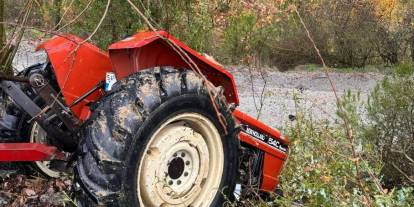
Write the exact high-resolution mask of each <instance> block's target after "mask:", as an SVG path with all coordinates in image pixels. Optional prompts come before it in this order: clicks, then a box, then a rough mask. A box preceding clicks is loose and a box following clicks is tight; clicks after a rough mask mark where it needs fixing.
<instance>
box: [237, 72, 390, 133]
mask: <svg viewBox="0 0 414 207" xmlns="http://www.w3.org/2000/svg"><path fill="white" fill-rule="evenodd" d="M229 70H231V72H232V74H233V75H234V77H235V79H236V84H237V88H238V91H239V98H240V107H239V109H240V110H241V111H244V112H246V113H248V114H250V115H252V116H254V117H257V114H258V110H257V108H260V97H261V96H260V94H261V93H262V90H263V86H264V85H265V84H264V83H265V81H264V80H266V87H265V89H264V93H263V94H264V95H263V97H264V99H263V100H264V101H263V103H264V104H263V108H262V111H261V115H260V117H259V118H260V120H261V121H263V122H264V123H266V124H268V125H270V126H272V127H275V128H283V126H285V125H286V124H287V123H288V122H289V118H288V117H289V115H294V114H296V112H295V111H296V107H295V101H294V96H296V97H298V98H300V103H299V106H300V108H302V109H304V110H305V111H307V112H309V113H310V114H311V115H312V117H313V118H314V119H315V120H322V119H323V120H325V119H327V120H329V121H331V122H334V121H335V120H336V119H337V117H336V115H335V114H336V99H335V95H334V93H333V91H332V88H331V85H330V83H329V80H328V78H327V77H326V75H325V73H324V72H306V71H291V72H276V70H275V69H264V70H263V71H264V72H263V73H262V74H265V75H264V79H263V78H261V75H260V73H258V72H256V73H255V72H253V73H250V72H249V70H248V69H247V68H245V67H240V66H238V67H229ZM251 74H252V75H251ZM252 77H253V78H252ZM330 77H331V79H332V81H333V84H334V85H335V87H336V90H337V92H338V96H342V95H343V94H344V93H345V92H346V91H348V90H351V91H352V92H355V93H357V92H360V94H361V100H362V101H365V100H366V99H367V96H368V94H369V93H370V91H371V90H372V89H373V88H374V87H375V85H376V84H377V83H378V81H380V80H382V79H383V78H384V75H382V74H379V73H337V72H334V73H330ZM252 82H253V84H252ZM255 102H256V105H255ZM256 106H257V107H256ZM362 113H363V112H362Z"/></svg>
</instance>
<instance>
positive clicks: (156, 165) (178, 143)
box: [138, 114, 224, 206]
mask: <svg viewBox="0 0 414 207" xmlns="http://www.w3.org/2000/svg"><path fill="white" fill-rule="evenodd" d="M187 116H189V117H191V119H190V118H188V119H184V120H174V119H173V120H172V121H171V122H170V123H168V122H167V123H168V124H165V125H164V126H162V127H160V129H159V130H158V132H157V133H155V135H154V136H153V138H151V141H150V143H149V144H148V146H147V150H146V153H145V156H144V157H143V158H142V161H141V165H140V170H139V179H138V186H139V192H138V194H139V195H138V196H139V197H140V199H141V203H142V204H143V205H144V206H182V205H183V204H185V205H186V206H188V205H191V206H205V205H206V203H209V202H211V200H212V199H213V198H214V195H215V194H216V192H217V190H218V186H219V185H220V180H221V173H222V170H223V169H222V167H223V166H222V165H223V159H224V158H223V157H224V155H223V148H222V145H221V140H220V135H219V134H218V132H217V129H216V128H215V126H214V125H213V124H212V123H211V122H209V121H208V120H207V119H205V118H203V119H202V118H200V117H199V116H195V117H193V116H194V115H193V114H187ZM199 119H201V120H200V122H201V123H200V122H197V121H198V120H199ZM216 161H218V162H216Z"/></svg>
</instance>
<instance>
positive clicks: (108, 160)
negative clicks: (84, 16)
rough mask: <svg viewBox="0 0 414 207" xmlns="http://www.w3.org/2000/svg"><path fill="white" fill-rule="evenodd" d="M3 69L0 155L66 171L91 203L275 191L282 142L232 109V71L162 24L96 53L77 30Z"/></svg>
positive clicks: (162, 202) (197, 201) (175, 202)
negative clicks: (39, 55)
mask: <svg viewBox="0 0 414 207" xmlns="http://www.w3.org/2000/svg"><path fill="white" fill-rule="evenodd" d="M37 49H38V50H44V51H45V52H46V53H47V55H48V62H46V63H44V64H37V65H34V66H31V67H29V68H27V69H25V70H23V71H22V72H20V73H19V74H17V75H16V76H5V75H1V76H0V87H1V90H2V94H3V95H2V99H1V107H0V108H1V112H2V113H1V119H0V136H1V138H0V142H1V143H0V161H3V162H18V161H24V162H28V161H30V162H33V165H34V166H35V167H36V168H37V169H38V170H39V171H40V172H42V173H43V174H45V175H46V176H50V177H58V176H59V175H60V174H61V173H62V171H67V169H73V170H72V172H73V173H74V177H75V179H76V180H75V182H74V183H75V185H76V186H77V187H75V189H77V191H79V192H78V195H79V198H81V199H80V200H88V202H84V203H86V205H94V204H100V205H111V206H221V205H222V204H223V203H224V202H225V201H226V200H227V199H232V198H233V197H234V196H233V195H234V191H235V186H236V185H239V186H241V190H240V193H241V194H243V193H246V194H247V191H248V190H249V189H258V190H260V191H262V192H274V191H275V190H276V188H277V185H278V177H279V174H280V172H281V169H282V166H283V163H284V161H285V160H286V159H287V153H288V140H287V138H285V137H283V136H282V135H281V134H280V133H279V132H278V131H277V130H275V129H272V128H270V127H268V126H266V125H265V124H263V123H261V122H259V121H257V120H255V119H254V118H251V117H250V116H248V115H246V114H244V113H242V112H240V111H238V110H237V106H238V104H239V99H238V95H237V89H236V86H235V83H234V79H233V77H232V75H231V74H230V73H229V72H228V71H226V70H225V69H223V68H222V67H221V66H220V65H218V64H217V63H216V62H215V61H212V60H211V59H209V58H206V57H204V56H202V55H200V54H198V53H197V52H195V51H193V50H192V49H190V48H189V47H188V46H186V45H185V44H184V43H182V42H180V41H179V40H177V39H175V38H174V37H172V36H171V35H170V34H168V33H167V32H164V31H159V32H141V33H138V34H136V35H133V36H131V37H128V38H126V39H124V40H122V41H120V42H117V43H114V44H113V45H111V46H110V47H109V50H108V52H103V51H101V50H99V49H98V48H97V47H95V46H93V45H91V44H90V43H87V42H85V41H84V40H82V39H80V38H78V37H76V36H73V35H59V36H55V37H54V38H52V39H50V40H48V41H46V42H45V43H43V44H41V45H39V46H38V48H37Z"/></svg>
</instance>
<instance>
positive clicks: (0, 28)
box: [0, 0, 6, 47]
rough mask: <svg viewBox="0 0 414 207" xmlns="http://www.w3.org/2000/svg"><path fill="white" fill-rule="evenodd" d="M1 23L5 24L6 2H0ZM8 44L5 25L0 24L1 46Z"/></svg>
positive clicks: (2, 0) (0, 0) (1, 0)
mask: <svg viewBox="0 0 414 207" xmlns="http://www.w3.org/2000/svg"><path fill="white" fill-rule="evenodd" d="M0 22H4V0H0ZM5 42H6V31H5V29H4V24H0V46H1V47H3V46H4V44H5Z"/></svg>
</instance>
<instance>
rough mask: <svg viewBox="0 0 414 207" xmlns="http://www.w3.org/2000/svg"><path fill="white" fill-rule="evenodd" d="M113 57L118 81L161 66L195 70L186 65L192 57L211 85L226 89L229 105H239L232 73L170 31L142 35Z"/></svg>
mask: <svg viewBox="0 0 414 207" xmlns="http://www.w3.org/2000/svg"><path fill="white" fill-rule="evenodd" d="M183 52H184V53H185V54H184V53H183ZM109 57H110V59H111V63H112V66H113V69H114V71H115V74H116V76H117V78H118V79H121V78H124V77H127V76H129V75H130V74H133V73H136V72H138V71H140V70H144V69H147V68H153V67H158V66H160V67H162V66H172V67H175V68H194V67H191V63H190V61H184V60H188V57H189V58H191V60H192V61H193V62H194V63H195V64H196V65H197V67H198V68H199V69H200V71H201V73H202V74H203V75H204V76H205V77H206V78H207V79H208V80H209V81H210V82H212V83H213V84H214V85H215V86H222V87H223V88H224V95H225V97H226V99H227V102H229V103H234V104H236V105H239V98H238V94H237V88H236V84H235V81H234V78H233V76H232V75H231V73H230V72H229V71H227V70H226V69H224V68H223V67H222V66H220V65H219V64H218V63H217V62H215V61H214V60H211V58H208V57H205V56H203V55H201V54H199V53H198V52H196V51H194V50H193V49H191V48H190V47H189V46H187V45H186V44H184V43H183V42H181V41H179V40H178V39H176V38H175V37H173V36H172V35H171V34H169V33H168V32H166V31H156V32H139V33H137V34H135V35H133V36H131V37H128V38H126V39H124V40H121V41H119V42H116V43H114V44H112V45H111V46H110V47H109Z"/></svg>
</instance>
